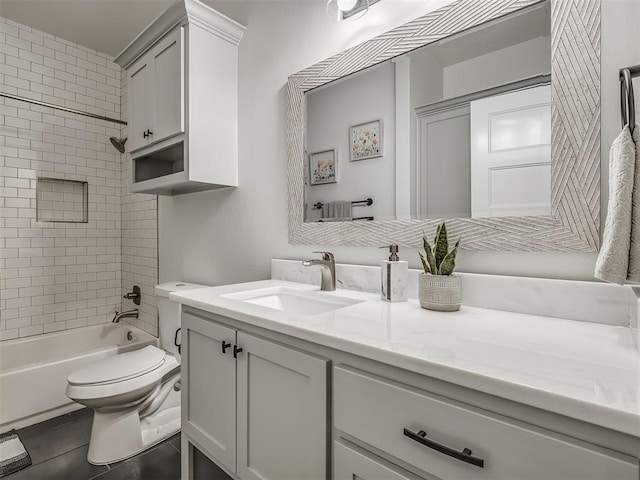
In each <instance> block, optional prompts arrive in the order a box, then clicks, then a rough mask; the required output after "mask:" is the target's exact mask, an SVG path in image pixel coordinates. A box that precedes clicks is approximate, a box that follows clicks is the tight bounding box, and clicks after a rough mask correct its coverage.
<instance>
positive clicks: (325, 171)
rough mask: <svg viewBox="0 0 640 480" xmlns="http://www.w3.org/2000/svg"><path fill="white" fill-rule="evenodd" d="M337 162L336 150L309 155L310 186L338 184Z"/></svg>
mask: <svg viewBox="0 0 640 480" xmlns="http://www.w3.org/2000/svg"><path fill="white" fill-rule="evenodd" d="M337 160H338V159H337V157H336V151H335V150H324V151H322V152H316V153H311V154H309V185H322V184H323V183H336V181H337V179H336V172H337Z"/></svg>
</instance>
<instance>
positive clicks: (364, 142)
mask: <svg viewBox="0 0 640 480" xmlns="http://www.w3.org/2000/svg"><path fill="white" fill-rule="evenodd" d="M349 139H350V143H351V148H350V152H351V153H350V156H349V160H351V161H352V162H356V161H358V160H367V159H368V158H376V157H381V156H382V120H381V119H379V120H373V121H371V122H367V123H361V124H360V125H353V126H351V127H349Z"/></svg>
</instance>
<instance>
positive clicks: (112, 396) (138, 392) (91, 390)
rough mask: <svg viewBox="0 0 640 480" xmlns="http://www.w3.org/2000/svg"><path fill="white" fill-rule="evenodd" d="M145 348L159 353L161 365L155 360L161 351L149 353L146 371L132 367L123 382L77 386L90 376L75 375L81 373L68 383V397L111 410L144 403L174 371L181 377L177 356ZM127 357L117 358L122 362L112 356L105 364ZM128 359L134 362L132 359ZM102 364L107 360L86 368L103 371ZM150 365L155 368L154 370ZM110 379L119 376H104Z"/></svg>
mask: <svg viewBox="0 0 640 480" xmlns="http://www.w3.org/2000/svg"><path fill="white" fill-rule="evenodd" d="M145 348H152V349H155V350H158V351H159V352H160V353H161V357H162V358H161V360H160V362H159V363H156V360H155V359H157V358H158V352H153V353H152V354H149V353H147V354H145V359H146V361H147V363H146V364H145V365H144V367H145V368H143V366H141V365H140V364H139V365H137V366H133V365H132V366H131V367H129V370H128V371H127V372H126V374H127V375H126V376H125V375H123V374H121V375H119V376H120V377H121V378H120V379H119V380H111V381H102V382H100V383H84V384H82V383H74V382H80V381H82V380H89V378H90V377H89V376H88V374H86V373H83V374H82V375H78V376H76V375H74V374H75V373H77V372H74V373H72V374H71V375H70V376H69V382H68V383H67V396H68V397H69V398H70V399H72V400H75V401H78V402H80V403H83V404H84V405H87V406H90V407H92V408H94V407H97V406H101V407H111V406H114V405H118V404H119V403H129V402H132V401H136V400H139V401H142V400H143V399H144V397H145V396H146V395H147V394H148V393H150V392H151V391H152V390H153V389H154V388H155V387H156V385H157V383H158V382H160V381H161V380H162V378H163V377H164V376H165V375H166V374H168V373H170V372H171V371H172V370H176V374H179V368H180V363H179V362H178V360H177V359H176V358H175V357H174V356H173V355H171V354H169V353H167V352H165V351H163V350H160V349H158V348H156V347H153V346H151V347H145ZM143 350H144V349H143ZM131 353H135V352H131ZM124 355H127V354H122V353H121V354H118V355H116V356H115V357H119V358H118V359H116V358H114V357H109V358H107V359H105V360H104V363H107V361H108V362H111V361H114V360H118V361H119V360H120V358H123V356H124ZM147 355H148V356H147ZM124 358H125V359H126V358H129V359H130V357H124ZM134 358H135V357H134ZM102 362H103V361H99V362H96V363H95V364H92V365H91V366H87V367H85V369H88V368H89V367H93V366H95V367H96V370H99V369H100V368H101V366H100V364H101V363H102ZM132 363H133V362H132ZM150 365H154V366H153V367H151V366H150ZM83 370H84V369H83ZM136 370H138V373H132V372H135V371H136ZM87 371H88V370H87ZM104 371H106V370H103V372H104ZM109 376H118V375H108V374H107V373H103V374H102V377H101V378H102V379H105V378H107V377H109ZM72 377H73V378H72ZM95 378H100V377H95Z"/></svg>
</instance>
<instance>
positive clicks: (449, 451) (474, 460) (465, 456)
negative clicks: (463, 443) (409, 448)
mask: <svg viewBox="0 0 640 480" xmlns="http://www.w3.org/2000/svg"><path fill="white" fill-rule="evenodd" d="M404 434H405V436H407V437H409V438H410V439H411V440H414V441H416V442H418V443H421V444H422V445H424V446H426V447H429V448H433V449H434V450H435V451H437V452H440V453H444V454H445V455H449V456H450V457H453V458H455V459H457V460H461V461H463V462H466V463H470V464H471V465H475V466H476V467H480V468H484V460H483V459H482V458H478V457H472V456H471V453H472V452H471V450H469V449H468V448H465V449H464V450H462V452H458V451H457V450H454V449H453V448H449V447H447V446H445V445H441V444H439V443H436V442H434V441H433V440H429V439H428V438H427V432H425V431H424V430H420V431H419V432H418V433H414V432H412V431H411V430H409V429H407V428H405V429H404Z"/></svg>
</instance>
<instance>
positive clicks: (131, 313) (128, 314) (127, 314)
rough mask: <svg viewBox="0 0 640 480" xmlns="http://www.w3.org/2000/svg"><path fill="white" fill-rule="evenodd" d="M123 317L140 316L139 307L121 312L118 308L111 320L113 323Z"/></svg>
mask: <svg viewBox="0 0 640 480" xmlns="http://www.w3.org/2000/svg"><path fill="white" fill-rule="evenodd" d="M123 318H138V309H137V308H134V309H133V310H127V311H126V312H119V313H118V311H117V310H116V314H115V316H114V317H113V320H111V321H112V322H113V323H118V322H120V320H122V319H123Z"/></svg>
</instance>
